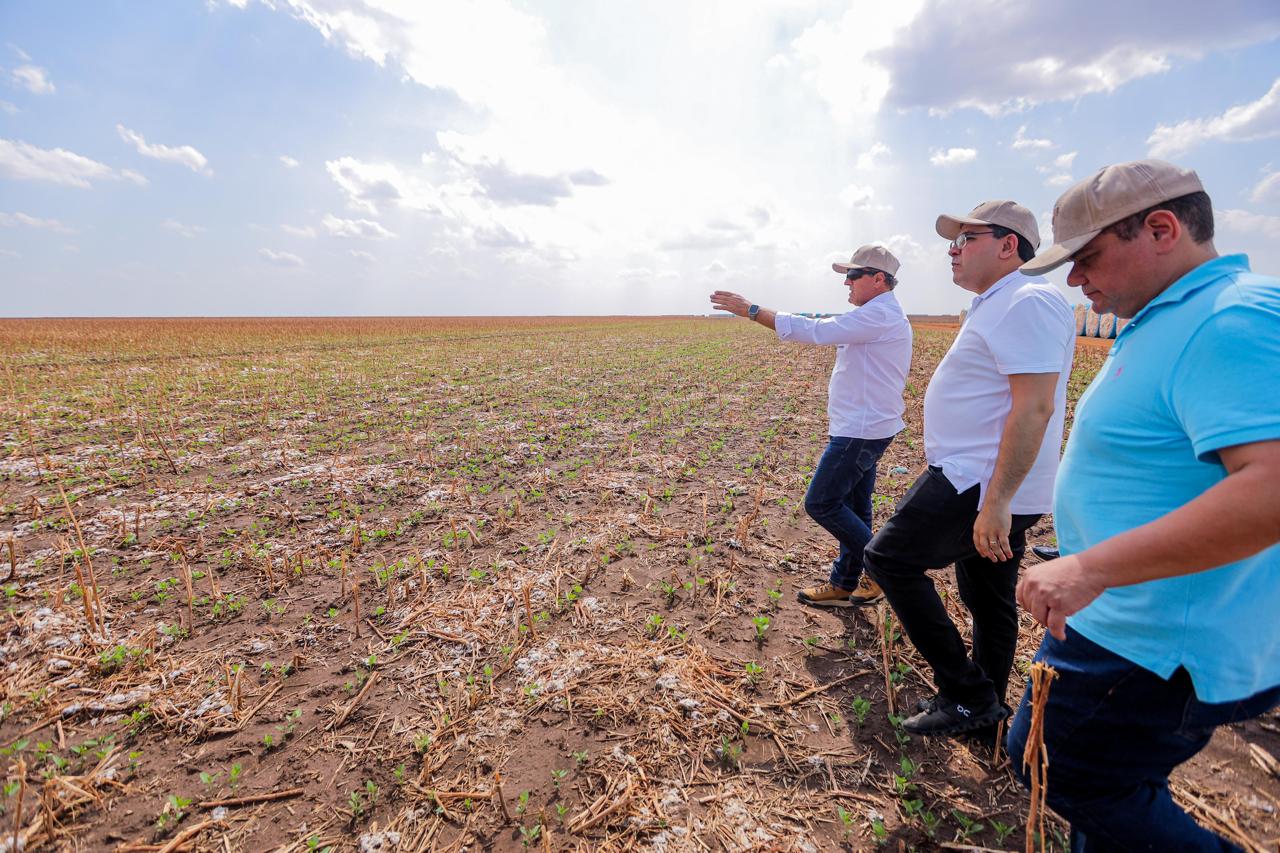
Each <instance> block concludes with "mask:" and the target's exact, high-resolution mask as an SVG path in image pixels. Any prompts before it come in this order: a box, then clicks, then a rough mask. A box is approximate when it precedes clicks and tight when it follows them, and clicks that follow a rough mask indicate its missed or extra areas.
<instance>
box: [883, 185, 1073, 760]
mask: <svg viewBox="0 0 1280 853" xmlns="http://www.w3.org/2000/svg"><path fill="white" fill-rule="evenodd" d="M936 228H937V231H938V234H940V235H941V236H942V237H944V238H946V239H948V240H950V241H951V246H950V249H949V255H950V257H951V276H952V280H953V281H954V282H955V283H956V284H957V285H959V286H960V287H962V288H964V289H965V290H968V291H970V292H972V293H973V294H975V296H974V299H973V302H972V304H971V305H970V308H969V315H968V318H967V319H966V321H965V323H964V325H963V326H962V327H961V328H960V333H959V334H958V335H957V336H956V339H955V342H954V343H952V345H951V349H950V350H949V351H948V352H947V354H946V356H945V357H944V358H943V359H942V362H941V363H940V364H939V365H938V369H937V371H936V372H935V373H934V375H933V379H932V380H930V382H929V388H928V390H927V391H926V392H925V399H924V440H925V456H926V458H927V460H928V464H929V467H928V469H927V470H926V471H925V473H924V474H923V475H921V476H920V478H919V479H917V480H916V482H915V483H914V484H913V485H912V486H911V489H910V490H909V491H908V492H907V494H906V495H905V496H904V497H903V498H902V501H901V502H900V503H899V504H898V507H897V510H896V512H895V513H894V516H893V518H891V519H890V520H889V521H888V522H887V523H886V524H885V526H884V527H883V528H882V529H881V530H880V532H879V533H878V534H877V535H876V536H875V538H874V539H872V541H871V542H870V543H869V544H868V545H867V547H866V549H865V561H866V568H867V572H868V573H869V574H870V575H871V577H872V578H873V579H874V580H875V581H876V582H877V583H879V584H880V586H881V587H882V588H883V589H884V593H885V597H886V598H888V600H889V603H890V605H892V606H893V609H894V612H895V613H897V616H898V620H899V621H900V622H901V623H902V627H903V629H904V630H905V631H906V633H907V636H908V637H909V638H910V639H911V642H912V643H913V644H914V645H915V647H916V648H917V649H918V650H919V651H920V654H921V656H922V657H923V658H924V659H925V660H926V661H927V662H928V663H929V666H930V667H932V669H933V677H934V683H935V685H936V686H937V689H938V693H937V695H936V696H934V698H933V699H931V700H929V701H926V702H921V703H920V704H919V705H918V706H917V709H918V713H916V714H915V715H914V716H912V717H909V718H908V719H907V720H905V721H904V723H903V726H904V728H906V729H907V731H910V732H913V733H916V734H921V735H956V734H961V733H964V732H976V733H979V734H981V735H985V734H986V733H988V732H991V733H994V728H995V724H997V723H998V722H1000V721H1001V720H1003V719H1005V718H1006V717H1007V716H1008V715H1009V709H1008V706H1007V705H1005V689H1006V688H1007V686H1008V683H1009V672H1010V670H1011V669H1012V667H1013V656H1014V650H1015V648H1016V646H1017V641H1018V606H1017V603H1016V600H1015V591H1016V589H1017V583H1018V563H1019V561H1020V560H1021V559H1022V553H1023V550H1024V548H1025V544H1026V539H1025V534H1026V531H1027V530H1028V528H1030V527H1031V526H1032V525H1033V524H1035V523H1036V521H1038V520H1039V519H1040V517H1041V515H1042V514H1043V513H1046V512H1048V511H1049V510H1050V509H1051V508H1052V500H1053V480H1054V476H1055V474H1056V473H1057V470H1058V451H1059V448H1061V446H1062V430H1063V419H1064V413H1065V409H1066V399H1067V379H1068V377H1069V376H1070V375H1071V360H1072V356H1073V355H1074V351H1075V325H1074V322H1073V315H1072V313H1071V309H1070V308H1069V307H1068V305H1067V301H1066V299H1064V298H1063V296H1062V294H1061V293H1059V292H1058V289H1057V288H1056V287H1054V286H1053V285H1051V284H1049V283H1047V282H1046V281H1045V280H1044V279H1042V278H1028V277H1027V276H1026V275H1024V274H1023V273H1021V272H1019V271H1018V267H1019V266H1020V265H1021V264H1022V263H1023V262H1024V261H1025V260H1027V259H1029V258H1031V257H1032V256H1033V255H1034V254H1035V250H1036V247H1037V246H1039V245H1040V234H1039V229H1038V228H1037V226H1036V218H1035V215H1034V214H1032V213H1031V211H1029V210H1027V209H1026V208H1025V207H1023V206H1022V205H1020V204H1016V203H1014V202H1012V201H989V202H984V203H983V204H980V205H978V206H977V207H976V208H974V209H973V211H972V212H971V213H970V214H969V215H968V216H965V217H957V216H945V215H944V216H939V217H938V221H937V225H936ZM951 563H955V566H956V582H957V586H958V588H959V592H960V598H961V600H962V601H963V602H964V604H965V606H966V607H967V608H968V609H969V612H970V613H971V614H972V616H973V655H972V657H970V655H969V654H968V653H967V652H966V650H965V644H964V640H963V639H962V638H961V636H960V632H959V631H958V630H957V629H956V627H955V625H954V624H952V622H951V618H950V616H948V615H947V611H946V608H945V607H944V606H943V603H942V600H941V599H940V598H939V596H938V591H937V589H936V588H935V587H934V584H933V581H932V580H931V579H930V578H929V576H928V575H927V574H926V573H927V572H928V571H929V570H931V569H939V568H943V567H945V566H947V565H949V564H951Z"/></svg>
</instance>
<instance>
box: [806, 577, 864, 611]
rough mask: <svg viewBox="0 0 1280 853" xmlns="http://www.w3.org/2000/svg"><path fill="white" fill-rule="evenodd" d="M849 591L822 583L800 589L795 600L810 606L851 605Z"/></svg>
mask: <svg viewBox="0 0 1280 853" xmlns="http://www.w3.org/2000/svg"><path fill="white" fill-rule="evenodd" d="M849 593H850V590H847V589H841V588H840V587H838V586H832V585H831V584H829V583H824V584H818V585H817V586H811V587H808V588H807V589H802V590H800V591H799V592H797V593H796V600H797V601H799V602H800V603H801V604H807V605H809V606H810V607H853V602H852V601H851V600H850V599H849Z"/></svg>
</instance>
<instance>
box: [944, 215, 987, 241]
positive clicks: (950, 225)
mask: <svg viewBox="0 0 1280 853" xmlns="http://www.w3.org/2000/svg"><path fill="white" fill-rule="evenodd" d="M990 224H991V223H990V222H986V221H984V220H982V219H963V218H961V217H959V216H947V215H946V214H945V213H944V214H942V215H941V216H939V217H938V221H937V223H935V224H934V226H933V228H934V230H935V231H937V232H938V236H939V237H945V238H947V239H948V240H954V239H955V238H957V237H959V236H960V230H961V229H962V228H964V227H965V226H966V225H990Z"/></svg>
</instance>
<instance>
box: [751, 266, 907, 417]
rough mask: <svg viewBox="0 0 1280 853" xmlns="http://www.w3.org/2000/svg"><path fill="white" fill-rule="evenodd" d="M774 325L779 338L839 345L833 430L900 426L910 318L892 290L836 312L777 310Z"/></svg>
mask: <svg viewBox="0 0 1280 853" xmlns="http://www.w3.org/2000/svg"><path fill="white" fill-rule="evenodd" d="M774 327H775V329H776V330H777V333H778V338H779V339H781V340H784V341H795V342H797V343H803V344H818V345H820V346H834V347H835V348H836V365H835V368H833V369H832V371H831V383H830V385H829V386H828V388H827V418H828V419H829V421H830V424H829V426H828V429H829V434H830V435H833V436H843V437H845V438H889V437H891V436H894V435H897V434H898V433H899V432H900V431H901V430H902V427H903V426H904V424H903V422H902V412H903V409H904V406H903V404H902V390H903V388H905V387H906V384H907V371H908V370H909V369H910V367H911V323H909V322H908V321H907V315H906V314H905V313H904V312H903V310H902V306H901V305H900V304H898V298H897V297H896V296H894V295H893V291H892V290H890V291H887V292H885V293H882V294H880V295H879V296H877V297H875V298H874V299H872V300H871V301H870V302H868V303H867V304H865V305H863V306H862V307H860V308H855V309H854V310H852V311H850V312H848V313H847V314H841V315H840V316H838V317H823V318H821V319H813V318H810V317H800V316H797V315H795V314H787V313H784V312H781V311H779V312H778V313H777V316H776V317H775V319H774Z"/></svg>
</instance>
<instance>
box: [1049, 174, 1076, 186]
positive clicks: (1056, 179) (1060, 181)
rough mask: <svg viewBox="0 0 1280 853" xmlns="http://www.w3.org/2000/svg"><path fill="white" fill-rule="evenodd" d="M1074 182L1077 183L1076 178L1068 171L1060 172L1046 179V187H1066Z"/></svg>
mask: <svg viewBox="0 0 1280 853" xmlns="http://www.w3.org/2000/svg"><path fill="white" fill-rule="evenodd" d="M1073 183H1075V178H1073V177H1071V175H1070V174H1069V173H1067V172H1059V173H1058V174H1056V175H1050V176H1049V177H1047V178H1045V179H1044V185H1045V186H1046V187H1065V186H1069V185H1070V184H1073Z"/></svg>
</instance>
